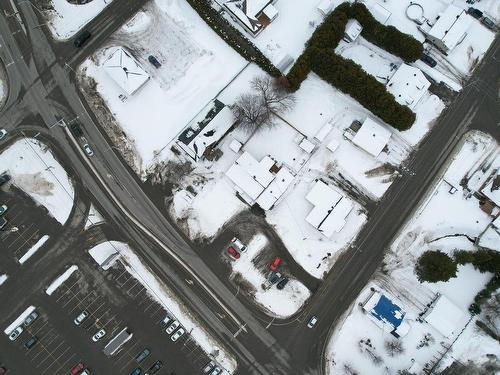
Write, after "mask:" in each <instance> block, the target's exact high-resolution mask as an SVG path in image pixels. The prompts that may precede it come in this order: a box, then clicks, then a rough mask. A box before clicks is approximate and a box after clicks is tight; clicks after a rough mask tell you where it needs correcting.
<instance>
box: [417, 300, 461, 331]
mask: <svg viewBox="0 0 500 375" xmlns="http://www.w3.org/2000/svg"><path fill="white" fill-rule="evenodd" d="M464 316H465V314H464V312H463V311H462V310H460V309H459V308H458V307H457V306H456V305H455V304H453V302H451V301H450V300H449V299H448V298H446V297H445V296H444V295H442V294H441V295H440V296H439V297H438V298H437V299H436V300H435V301H434V302H433V304H432V306H431V307H429V310H427V312H426V313H425V314H424V315H423V316H422V319H423V320H425V321H426V322H427V323H429V324H430V325H431V326H433V327H434V328H435V329H436V330H438V331H439V332H440V333H441V334H443V336H445V337H450V336H451V335H452V334H453V333H455V330H456V329H462V328H463V326H462V325H460V326H459V323H460V322H461V321H462V320H463V319H464Z"/></svg>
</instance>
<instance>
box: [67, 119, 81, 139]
mask: <svg viewBox="0 0 500 375" xmlns="http://www.w3.org/2000/svg"><path fill="white" fill-rule="evenodd" d="M69 128H70V129H71V132H72V133H73V135H74V136H75V137H81V136H82V135H83V131H82V128H81V127H80V124H79V123H77V122H74V123H73V124H71V125H70V126H69Z"/></svg>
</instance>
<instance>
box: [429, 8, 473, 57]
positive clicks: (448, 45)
mask: <svg viewBox="0 0 500 375" xmlns="http://www.w3.org/2000/svg"><path fill="white" fill-rule="evenodd" d="M471 20H472V19H471V17H470V16H469V15H467V14H466V13H465V10H464V9H463V8H460V7H457V6H455V5H449V6H448V8H446V9H445V11H444V12H443V13H441V14H439V18H438V19H437V20H436V22H435V23H434V25H433V26H432V27H428V26H426V24H424V25H422V26H421V27H419V29H420V31H422V33H423V34H424V35H425V37H426V38H427V39H428V40H429V41H430V42H431V43H433V44H434V45H435V46H436V47H437V48H439V49H440V50H441V51H442V52H444V53H448V52H450V51H451V50H452V49H453V48H455V46H456V45H457V44H459V43H460V42H462V41H463V40H464V38H465V37H466V36H467V29H468V28H469V26H470V24H471Z"/></svg>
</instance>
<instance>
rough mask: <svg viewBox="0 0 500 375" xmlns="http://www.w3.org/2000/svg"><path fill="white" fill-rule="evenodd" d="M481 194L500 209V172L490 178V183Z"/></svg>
mask: <svg viewBox="0 0 500 375" xmlns="http://www.w3.org/2000/svg"><path fill="white" fill-rule="evenodd" d="M481 193H483V194H484V195H485V196H486V197H487V198H488V199H489V200H490V201H491V202H493V203H494V204H495V205H496V206H497V207H500V170H497V171H496V172H495V173H494V174H493V175H492V176H491V177H490V181H489V182H488V183H487V184H486V186H485V187H484V188H482V189H481Z"/></svg>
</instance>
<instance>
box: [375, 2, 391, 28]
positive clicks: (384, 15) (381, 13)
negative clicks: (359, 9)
mask: <svg viewBox="0 0 500 375" xmlns="http://www.w3.org/2000/svg"><path fill="white" fill-rule="evenodd" d="M370 12H371V14H372V16H373V17H374V18H375V19H376V20H377V21H378V22H380V23H381V24H382V25H385V24H386V23H387V21H388V20H389V17H390V16H391V14H392V13H391V12H389V11H388V10H387V9H386V8H384V7H383V6H382V5H380V4H379V3H375V4H373V5H372V6H370Z"/></svg>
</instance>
